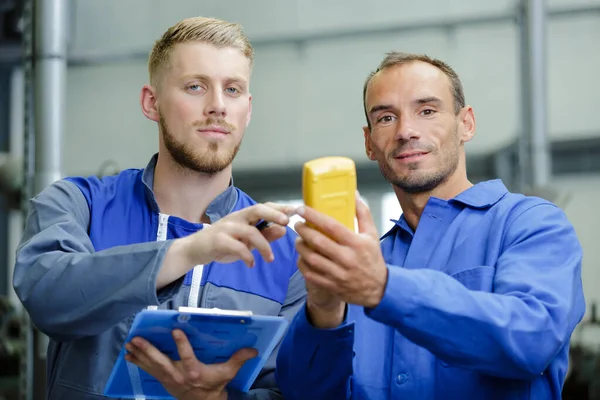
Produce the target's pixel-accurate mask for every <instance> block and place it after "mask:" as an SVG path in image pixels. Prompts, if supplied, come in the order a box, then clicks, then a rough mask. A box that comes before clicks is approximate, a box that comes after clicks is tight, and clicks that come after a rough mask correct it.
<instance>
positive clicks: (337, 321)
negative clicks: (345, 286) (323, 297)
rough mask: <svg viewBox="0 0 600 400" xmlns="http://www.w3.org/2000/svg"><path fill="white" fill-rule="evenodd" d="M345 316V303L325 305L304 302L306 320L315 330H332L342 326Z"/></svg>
mask: <svg viewBox="0 0 600 400" xmlns="http://www.w3.org/2000/svg"><path fill="white" fill-rule="evenodd" d="M345 316H346V303H345V302H343V301H335V302H330V303H328V304H327V305H323V304H318V305H317V304H315V303H313V302H311V301H310V298H309V299H308V300H307V302H306V318H307V319H308V322H309V323H310V324H311V325H313V326H314V327H315V328H319V329H333V328H337V327H338V326H340V325H341V324H342V322H343V321H344V318H345Z"/></svg>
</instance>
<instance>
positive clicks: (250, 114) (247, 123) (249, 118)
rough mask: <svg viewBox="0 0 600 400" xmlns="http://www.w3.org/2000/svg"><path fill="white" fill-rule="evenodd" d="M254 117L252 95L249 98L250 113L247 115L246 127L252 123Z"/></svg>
mask: <svg viewBox="0 0 600 400" xmlns="http://www.w3.org/2000/svg"><path fill="white" fill-rule="evenodd" d="M251 119H252V95H250V98H249V99H248V115H247V116H246V128H247V127H248V125H250V120H251Z"/></svg>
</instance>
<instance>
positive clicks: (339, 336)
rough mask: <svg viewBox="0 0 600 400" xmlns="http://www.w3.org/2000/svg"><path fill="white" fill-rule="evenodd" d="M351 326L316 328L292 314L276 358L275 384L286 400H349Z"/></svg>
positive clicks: (302, 313)
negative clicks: (292, 316) (290, 322)
mask: <svg viewBox="0 0 600 400" xmlns="http://www.w3.org/2000/svg"><path fill="white" fill-rule="evenodd" d="M353 344H354V323H348V322H347V321H344V322H343V323H342V324H341V325H340V326H339V327H337V328H334V329H317V328H315V327H313V326H312V324H311V323H310V322H309V321H308V319H307V316H306V305H305V304H304V303H303V305H302V308H301V309H300V311H299V312H298V313H297V314H296V316H295V318H294V320H293V321H292V324H291V326H290V328H289V330H288V332H287V334H286V336H285V337H284V339H283V342H282V344H281V348H280V350H279V354H278V357H277V370H276V379H277V384H278V386H279V388H280V390H281V392H282V394H283V397H284V398H285V399H286V400H304V399H314V400H321V399H323V400H326V399H349V398H350V379H351V376H352V373H353V369H352V360H353V357H354V353H353Z"/></svg>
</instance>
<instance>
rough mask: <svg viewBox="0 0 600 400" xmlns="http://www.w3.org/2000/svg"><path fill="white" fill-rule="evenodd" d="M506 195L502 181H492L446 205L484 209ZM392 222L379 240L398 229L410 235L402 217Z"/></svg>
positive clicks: (476, 185) (474, 186) (460, 194)
mask: <svg viewBox="0 0 600 400" xmlns="http://www.w3.org/2000/svg"><path fill="white" fill-rule="evenodd" d="M507 193H508V189H507V188H506V186H505V185H504V183H502V180H500V179H493V180H489V181H485V182H480V183H477V184H475V185H473V186H471V187H470V188H469V189H467V190H465V191H463V192H461V193H459V194H458V195H457V196H456V197H454V198H452V199H450V200H448V203H450V204H453V203H460V204H464V205H466V206H467V207H471V208H479V209H484V208H489V207H491V206H493V205H494V204H496V203H497V202H498V201H500V199H502V197H504V196H505V195H506V194H507ZM392 221H393V222H394V226H393V227H392V228H391V229H390V230H389V231H388V232H386V233H385V234H384V235H383V236H381V240H383V239H384V238H385V237H387V236H390V235H392V234H394V232H396V231H397V230H398V229H399V228H402V229H404V230H405V231H407V232H409V233H411V234H412V229H410V227H409V226H408V223H407V222H406V220H405V219H404V215H400V219H398V220H395V219H392Z"/></svg>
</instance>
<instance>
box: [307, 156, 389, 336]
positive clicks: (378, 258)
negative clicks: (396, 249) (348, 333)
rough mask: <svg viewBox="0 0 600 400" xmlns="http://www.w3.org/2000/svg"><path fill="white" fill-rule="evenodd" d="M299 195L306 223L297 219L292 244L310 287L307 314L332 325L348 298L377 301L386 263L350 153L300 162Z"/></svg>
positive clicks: (370, 303)
mask: <svg viewBox="0 0 600 400" xmlns="http://www.w3.org/2000/svg"><path fill="white" fill-rule="evenodd" d="M303 197H304V202H305V204H306V206H307V207H304V209H303V208H300V209H299V210H298V214H299V215H300V216H301V217H303V218H304V219H305V223H299V224H296V231H297V232H298V235H299V236H300V238H299V240H297V242H296V250H297V251H298V253H299V255H300V258H299V261H298V268H299V269H300V271H301V272H302V274H303V276H304V278H305V281H306V285H307V290H308V297H307V302H306V304H307V311H308V317H309V319H310V321H311V323H312V324H313V325H315V326H316V327H320V328H334V327H336V326H338V325H339V324H340V323H341V322H342V320H343V316H344V310H345V305H346V303H352V304H358V305H362V306H365V307H374V306H376V305H377V304H379V302H380V301H381V298H382V296H383V293H384V291H385V286H386V282H387V266H386V264H385V261H384V259H383V255H382V252H381V247H380V243H379V234H378V232H377V227H376V226H375V223H374V221H373V218H372V216H371V213H370V211H369V209H368V207H367V205H366V204H365V203H363V202H362V201H361V200H360V198H359V197H358V195H357V191H356V171H355V165H354V162H353V161H352V160H351V159H349V158H345V157H324V158H320V159H316V160H312V161H309V162H307V163H306V164H304V171H303ZM357 228H358V229H357ZM357 230H358V232H357Z"/></svg>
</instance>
